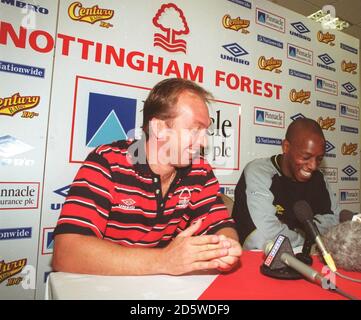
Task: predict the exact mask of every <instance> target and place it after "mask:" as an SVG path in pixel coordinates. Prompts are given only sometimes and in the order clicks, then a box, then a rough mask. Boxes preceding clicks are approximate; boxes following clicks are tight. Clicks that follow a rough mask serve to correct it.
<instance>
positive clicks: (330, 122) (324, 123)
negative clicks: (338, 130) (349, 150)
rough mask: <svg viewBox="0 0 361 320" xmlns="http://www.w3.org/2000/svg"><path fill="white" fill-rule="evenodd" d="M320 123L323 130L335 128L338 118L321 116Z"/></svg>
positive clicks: (318, 120)
mask: <svg viewBox="0 0 361 320" xmlns="http://www.w3.org/2000/svg"><path fill="white" fill-rule="evenodd" d="M317 122H318V124H319V125H320V127H321V129H322V130H330V131H334V130H335V127H334V126H335V124H336V118H330V117H327V118H326V119H323V118H322V117H319V118H318V119H317Z"/></svg>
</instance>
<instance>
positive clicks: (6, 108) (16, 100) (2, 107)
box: [0, 93, 40, 118]
mask: <svg viewBox="0 0 361 320" xmlns="http://www.w3.org/2000/svg"><path fill="white" fill-rule="evenodd" d="M39 102H40V97H39V96H21V95H20V94H19V93H15V94H13V95H12V96H11V97H5V98H0V115H6V116H13V115H14V114H16V113H18V112H20V111H22V112H23V114H22V117H23V118H33V117H34V116H38V115H39V114H38V113H35V112H28V111H25V110H27V109H32V108H35V107H36V106H37V105H38V104H39Z"/></svg>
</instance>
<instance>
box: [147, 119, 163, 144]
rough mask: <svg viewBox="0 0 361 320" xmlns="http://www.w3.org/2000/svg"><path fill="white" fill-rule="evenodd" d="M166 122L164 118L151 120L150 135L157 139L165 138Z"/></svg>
mask: <svg viewBox="0 0 361 320" xmlns="http://www.w3.org/2000/svg"><path fill="white" fill-rule="evenodd" d="M165 129H166V124H165V121H164V120H160V119H157V118H153V119H151V120H150V121H149V135H150V136H153V137H155V138H156V139H157V140H164V139H165V136H166V135H165Z"/></svg>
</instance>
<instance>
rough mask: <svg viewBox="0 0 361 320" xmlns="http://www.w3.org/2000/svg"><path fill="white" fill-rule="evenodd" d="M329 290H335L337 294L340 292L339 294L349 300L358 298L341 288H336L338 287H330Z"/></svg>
mask: <svg viewBox="0 0 361 320" xmlns="http://www.w3.org/2000/svg"><path fill="white" fill-rule="evenodd" d="M329 290H331V291H335V292H337V293H338V294H340V295H341V296H344V297H345V298H347V299H350V300H360V299H359V298H357V297H355V296H353V295H351V294H349V293H347V292H345V291H343V290H341V289H340V288H338V287H335V288H330V289H329Z"/></svg>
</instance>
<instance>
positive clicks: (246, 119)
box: [0, 0, 360, 299]
mask: <svg viewBox="0 0 361 320" xmlns="http://www.w3.org/2000/svg"><path fill="white" fill-rule="evenodd" d="M358 61H359V40H357V39H355V38H352V37H350V36H348V35H346V34H344V33H340V32H337V31H331V30H323V29H321V27H320V25H319V24H316V23H314V22H312V21H310V20H308V19H307V18H305V17H303V16H301V15H299V14H296V13H294V12H291V11H289V10H287V9H284V8H282V7H279V6H277V5H275V4H273V3H270V2H267V1H246V0H218V1H207V0H198V1H191V0H177V1H173V2H168V1H158V0H152V1H147V0H138V1H131V0H122V1H110V0H108V1H98V2H96V1H90V0H81V1H79V2H74V1H68V0H62V1H45V0H37V1H36V4H35V3H34V4H33V3H32V2H31V0H29V1H28V2H23V1H15V0H13V1H11V0H9V1H1V2H0V81H1V86H0V172H1V173H0V192H1V198H0V297H1V298H2V299H4V298H5V299H7V298H20V299H34V298H35V299H42V298H43V297H44V283H45V280H46V277H47V275H48V274H49V272H50V271H51V267H50V261H51V257H52V251H53V230H54V227H55V225H56V221H57V219H58V216H59V213H60V209H61V206H62V203H63V202H64V199H65V196H66V195H67V192H68V189H69V185H70V183H71V181H72V180H73V178H74V175H75V173H76V171H77V170H78V168H79V166H80V164H81V162H82V160H83V159H84V158H85V157H86V155H87V154H88V153H89V152H90V151H91V150H92V149H93V148H94V147H96V146H97V145H99V144H102V143H108V142H111V141H114V140H118V139H123V138H127V137H138V136H139V127H140V126H141V124H142V107H143V103H144V99H145V98H146V96H147V94H148V93H149V90H150V88H151V87H153V86H154V84H156V83H157V82H159V81H160V80H162V79H164V78H168V77H183V78H187V79H190V80H193V81H195V82H197V83H199V84H200V85H202V86H204V87H205V88H206V89H208V90H210V91H211V92H212V93H213V94H214V97H215V99H214V101H212V103H211V116H212V120H213V124H214V126H213V127H214V129H213V131H212V132H211V135H210V137H209V138H210V142H211V143H210V150H209V151H208V153H207V158H208V160H209V161H210V163H211V164H212V165H213V167H214V168H215V173H216V176H217V177H218V179H219V181H220V183H221V191H222V192H223V193H225V194H227V195H229V196H231V197H232V196H233V193H234V187H235V184H236V183H237V180H238V178H239V177H240V174H241V170H242V169H243V167H244V166H245V164H246V163H247V162H248V161H250V160H252V159H254V158H257V157H268V156H270V155H272V154H275V153H278V152H280V144H281V139H282V138H283V137H284V134H285V128H287V126H288V125H289V124H290V123H291V122H292V121H293V120H294V119H296V118H298V117H310V118H313V119H315V120H317V121H318V122H319V124H320V125H321V127H322V129H323V130H324V134H325V136H326V139H327V146H326V149H327V150H326V157H325V160H324V161H323V164H322V168H321V169H322V171H323V173H324V174H325V176H326V179H327V180H328V182H329V183H330V185H331V187H332V188H333V191H334V192H335V194H336V196H337V198H338V200H339V201H340V203H341V206H342V207H343V208H345V209H350V210H355V211H359V209H360V208H359V205H360V188H359V171H360V165H359V152H360V148H359V129H360V113H359V106H358V105H359V103H358V101H359V65H358Z"/></svg>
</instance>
